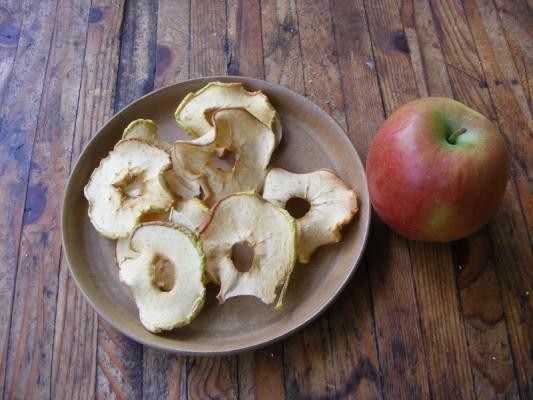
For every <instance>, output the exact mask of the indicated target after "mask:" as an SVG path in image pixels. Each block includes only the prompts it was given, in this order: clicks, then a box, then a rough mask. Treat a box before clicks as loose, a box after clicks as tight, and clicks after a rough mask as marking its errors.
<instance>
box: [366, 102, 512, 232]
mask: <svg viewBox="0 0 533 400" xmlns="http://www.w3.org/2000/svg"><path fill="white" fill-rule="evenodd" d="M366 174H367V179H368V186H369V191H370V198H371V201H372V205H373V206H374V209H375V210H376V212H377V214H378V215H379V216H380V217H381V219H383V221H384V222H385V223H386V224H387V225H389V226H390V227H391V228H392V229H393V230H395V231H396V232H398V233H399V234H401V235H403V236H405V237H407V238H409V239H413V240H421V241H432V242H447V241H451V240H457V239H460V238H463V237H466V236H468V235H470V234H472V233H474V232H475V231H477V230H478V229H479V228H481V227H482V226H483V225H485V224H486V223H487V222H488V221H489V219H490V218H491V217H492V215H493V214H494V213H495V212H496V209H497V208H498V206H499V205H500V203H501V201H502V198H503V195H504V192H505V187H506V185H507V179H508V174H509V153H508V152H507V148H506V146H505V143H504V141H503V138H502V137H501V136H500V134H499V133H498V130H497V128H496V127H495V126H494V125H493V124H492V123H491V122H490V121H489V120H488V119H487V118H486V117H484V116H483V115H481V114H480V113H478V112H477V111H474V110H472V109H471V108H468V107H467V106H465V105H464V104H461V103H459V102H457V101H455V100H452V99H447V98H441V97H429V98H422V99H418V100H414V101H411V102H409V103H407V104H405V105H404V106H403V107H401V108H399V109H398V110H396V111H395V112H394V113H393V114H392V115H391V116H390V117H389V118H388V119H387V120H386V121H385V122H384V123H383V124H382V125H381V127H380V128H379V130H378V132H377V134H376V136H375V137H374V139H373V141H372V144H371V145H370V150H369V152H368V158H367V163H366Z"/></svg>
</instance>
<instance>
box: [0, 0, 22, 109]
mask: <svg viewBox="0 0 533 400" xmlns="http://www.w3.org/2000/svg"><path fill="white" fill-rule="evenodd" d="M22 17H23V12H22V7H21V4H20V2H18V1H16V0H10V1H5V2H3V3H2V5H1V6H0V102H3V99H4V95H5V89H6V86H7V84H8V82H9V76H10V75H11V72H12V70H13V63H14V61H15V55H16V54H17V48H18V43H19V36H20V29H21V25H22Z"/></svg>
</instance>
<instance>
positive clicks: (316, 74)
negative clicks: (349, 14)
mask: <svg viewBox="0 0 533 400" xmlns="http://www.w3.org/2000/svg"><path fill="white" fill-rule="evenodd" d="M296 12H297V16H298V29H299V32H300V47H301V51H302V64H303V74H304V87H305V94H306V96H307V97H308V98H309V100H311V101H312V102H314V103H315V104H317V105H318V106H320V107H321V108H323V109H324V110H325V111H327V112H328V114H329V115H331V116H332V117H333V118H334V119H335V121H337V123H338V124H339V125H340V126H341V127H342V128H343V129H344V130H346V117H345V115H344V99H343V96H342V89H341V87H340V77H339V70H338V63H337V55H336V52H335V43H334V38H333V26H332V21H331V13H330V10H329V4H328V2H327V1H317V2H311V3H297V7H296Z"/></svg>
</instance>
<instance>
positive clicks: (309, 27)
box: [278, 1, 346, 398]
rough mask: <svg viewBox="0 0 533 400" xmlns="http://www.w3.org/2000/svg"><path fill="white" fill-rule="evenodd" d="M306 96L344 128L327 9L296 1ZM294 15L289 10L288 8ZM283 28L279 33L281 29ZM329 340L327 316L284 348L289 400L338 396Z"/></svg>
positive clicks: (341, 99) (325, 3)
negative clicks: (292, 399)
mask: <svg viewBox="0 0 533 400" xmlns="http://www.w3.org/2000/svg"><path fill="white" fill-rule="evenodd" d="M295 6H296V7H295V9H294V12H295V16H296V22H297V26H298V28H294V29H298V39H299V48H300V51H301V60H302V61H301V62H302V80H303V82H302V86H303V89H304V94H305V95H306V97H307V98H309V99H310V100H311V101H313V102H314V103H315V104H318V105H319V106H321V107H323V108H324V109H325V110H326V111H327V112H328V113H329V114H330V115H331V116H332V117H333V118H335V119H336V121H337V122H338V123H339V124H340V125H341V126H344V127H345V126H346V120H345V117H344V108H343V107H344V106H343V100H344V99H343V97H342V91H341V90H340V82H339V79H338V75H339V72H338V65H337V59H336V55H335V46H334V38H333V27H332V22H331V15H330V11H329V4H328V2H327V1H320V2H303V3H301V2H295ZM289 10H290V9H289ZM278 29H279V28H278ZM281 29H287V30H289V33H290V30H291V29H292V28H291V27H290V25H285V28H284V25H282V26H281ZM331 339H332V338H331V336H330V316H329V315H328V314H325V315H323V316H322V317H321V318H320V319H319V320H317V321H315V322H314V323H312V324H311V325H309V326H308V327H307V328H306V329H305V330H304V331H302V332H300V333H298V334H297V335H295V336H293V337H291V338H290V339H288V340H287V341H286V343H285V345H284V368H285V387H286V394H287V397H288V398H298V397H305V396H309V397H315V396H318V397H320V396H326V397H328V396H329V397H331V396H333V395H334V394H335V393H336V389H337V387H336V382H337V381H338V379H336V368H335V360H334V358H333V348H332V342H331Z"/></svg>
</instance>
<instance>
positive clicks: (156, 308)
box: [120, 222, 205, 333]
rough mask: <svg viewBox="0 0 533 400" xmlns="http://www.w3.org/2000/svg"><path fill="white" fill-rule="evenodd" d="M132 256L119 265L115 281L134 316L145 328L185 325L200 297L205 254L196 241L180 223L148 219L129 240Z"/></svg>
mask: <svg viewBox="0 0 533 400" xmlns="http://www.w3.org/2000/svg"><path fill="white" fill-rule="evenodd" d="M130 247H131V249H132V250H133V251H134V252H136V253H137V257H134V258H129V259H126V260H124V261H123V262H122V263H121V268H120V280H121V281H123V282H125V283H126V284H127V285H128V286H129V287H130V289H131V291H132V293H133V296H134V298H135V303H136V304H137V307H138V309H139V317H140V320H141V322H142V324H143V325H144V327H145V328H146V329H148V330H149V331H150V332H154V333H157V332H161V331H165V330H170V329H174V328H177V327H180V326H183V325H187V324H189V323H190V322H191V321H192V320H193V319H194V318H195V317H196V315H197V314H198V313H199V311H200V310H201V308H202V306H203V304H204V300H205V286H204V283H203V275H204V269H205V254H204V252H203V250H202V246H201V244H200V242H199V241H198V239H197V238H196V237H195V236H194V235H193V234H192V233H191V232H189V231H188V230H187V229H185V228H183V227H181V226H180V225H176V224H172V223H168V222H167V223H164V222H149V223H145V224H140V225H138V226H137V227H135V229H134V231H133V232H132V234H131V239H130Z"/></svg>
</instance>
